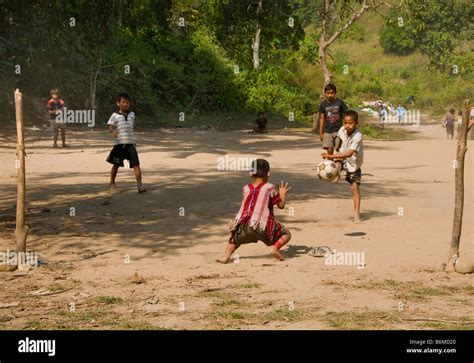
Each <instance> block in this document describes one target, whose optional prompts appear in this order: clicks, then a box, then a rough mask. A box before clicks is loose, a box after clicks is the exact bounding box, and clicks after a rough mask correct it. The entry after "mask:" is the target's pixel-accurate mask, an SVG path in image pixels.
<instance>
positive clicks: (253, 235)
mask: <svg viewBox="0 0 474 363" xmlns="http://www.w3.org/2000/svg"><path fill="white" fill-rule="evenodd" d="M250 176H251V178H252V182H251V183H250V184H247V185H246V186H244V188H243V193H242V205H241V207H240V210H239V212H238V213H237V216H236V217H235V218H234V219H233V220H232V222H231V225H230V233H231V235H230V239H229V243H228V244H227V247H226V250H225V254H224V256H223V257H222V258H220V259H218V260H217V262H221V263H228V262H229V261H230V256H231V255H232V253H233V252H234V251H235V250H236V249H237V248H239V247H240V245H242V244H245V243H255V242H257V241H258V240H260V241H262V242H263V243H265V244H266V245H267V246H270V247H271V252H272V253H273V254H274V255H275V257H276V258H277V259H278V260H280V261H283V260H284V258H283V256H282V255H281V254H280V252H279V250H280V248H281V247H282V246H283V245H285V244H286V243H288V241H289V240H290V238H291V234H290V231H288V229H286V227H285V226H284V225H283V224H281V223H279V222H278V221H277V220H275V216H274V215H273V206H274V205H277V206H278V208H280V209H283V208H284V207H285V201H286V193H287V192H288V191H289V190H290V189H291V187H288V183H286V184H284V183H283V181H282V182H281V184H280V187H279V189H277V188H276V187H275V186H274V185H273V184H270V183H268V178H269V176H270V164H269V163H268V161H266V160H264V159H257V160H254V161H253V162H252V171H251V172H250Z"/></svg>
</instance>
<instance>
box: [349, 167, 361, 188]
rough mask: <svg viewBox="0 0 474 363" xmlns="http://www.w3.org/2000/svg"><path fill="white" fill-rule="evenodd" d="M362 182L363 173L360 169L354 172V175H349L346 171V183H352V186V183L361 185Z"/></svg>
mask: <svg viewBox="0 0 474 363" xmlns="http://www.w3.org/2000/svg"><path fill="white" fill-rule="evenodd" d="M361 180H362V171H361V170H360V168H359V169H357V170H356V171H354V172H353V173H349V172H348V171H346V182H348V183H350V184H351V185H352V183H357V184H360V182H361Z"/></svg>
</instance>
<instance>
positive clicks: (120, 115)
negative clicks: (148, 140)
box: [107, 93, 146, 194]
mask: <svg viewBox="0 0 474 363" xmlns="http://www.w3.org/2000/svg"><path fill="white" fill-rule="evenodd" d="M117 106H118V111H117V112H114V113H113V114H112V116H110V119H109V121H108V122H107V129H108V130H109V132H110V133H111V134H112V136H113V137H114V138H115V146H114V147H113V149H112V151H111V152H110V154H109V156H108V157H107V162H109V163H110V164H112V165H113V166H112V170H111V171H110V190H111V191H114V190H115V177H116V176H117V172H118V168H119V167H121V166H123V161H124V160H125V159H127V160H128V161H129V163H130V168H133V171H134V172H135V178H136V179H137V189H138V193H140V194H141V193H145V192H146V189H143V187H142V172H141V170H140V161H139V160H138V153H137V149H136V147H135V136H134V134H133V124H134V122H135V113H134V112H133V111H129V108H130V96H129V95H128V94H126V93H121V94H119V95H118V97H117Z"/></svg>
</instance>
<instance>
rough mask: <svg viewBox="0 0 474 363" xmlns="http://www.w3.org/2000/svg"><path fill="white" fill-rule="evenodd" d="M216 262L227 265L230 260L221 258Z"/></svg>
mask: <svg viewBox="0 0 474 363" xmlns="http://www.w3.org/2000/svg"><path fill="white" fill-rule="evenodd" d="M216 262H219V263H229V262H230V258H226V257H221V258H218V259H217V260H216Z"/></svg>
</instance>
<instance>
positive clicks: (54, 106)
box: [46, 88, 67, 147]
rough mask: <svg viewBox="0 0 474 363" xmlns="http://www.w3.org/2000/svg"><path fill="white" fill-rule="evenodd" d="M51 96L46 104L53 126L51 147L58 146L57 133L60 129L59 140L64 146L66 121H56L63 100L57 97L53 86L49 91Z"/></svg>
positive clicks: (57, 93) (57, 92)
mask: <svg viewBox="0 0 474 363" xmlns="http://www.w3.org/2000/svg"><path fill="white" fill-rule="evenodd" d="M49 93H50V95H51V98H50V99H49V101H48V103H47V104H46V108H47V109H48V114H49V117H50V124H51V127H53V128H54V144H53V147H58V134H59V129H61V141H62V146H63V147H66V146H67V145H66V128H65V126H66V122H58V121H57V120H56V116H57V115H59V114H60V113H61V112H62V111H63V108H64V101H63V100H62V99H61V98H60V97H59V91H58V89H57V88H53V89H52V90H51V91H50V92H49Z"/></svg>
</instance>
